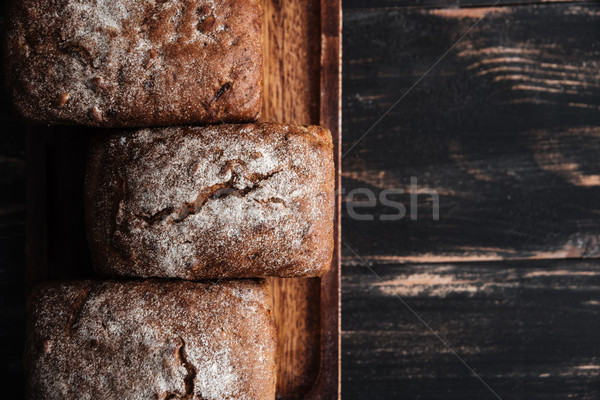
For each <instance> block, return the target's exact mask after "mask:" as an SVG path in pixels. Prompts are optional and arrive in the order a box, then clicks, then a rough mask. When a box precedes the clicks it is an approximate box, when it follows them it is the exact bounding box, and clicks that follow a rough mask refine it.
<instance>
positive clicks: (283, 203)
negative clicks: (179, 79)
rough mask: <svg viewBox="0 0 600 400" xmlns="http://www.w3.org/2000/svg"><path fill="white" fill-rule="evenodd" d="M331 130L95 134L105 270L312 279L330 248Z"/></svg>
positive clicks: (96, 244) (93, 175) (91, 236)
mask: <svg viewBox="0 0 600 400" xmlns="http://www.w3.org/2000/svg"><path fill="white" fill-rule="evenodd" d="M332 149H333V147H332V142H331V134H330V132H329V131H327V130H326V129H322V128H319V127H316V126H311V127H301V126H291V125H283V124H248V125H218V126H209V127H177V128H162V129H154V130H150V129H146V130H139V131H135V132H122V133H115V134H110V135H103V136H99V137H97V138H96V140H94V141H92V143H91V146H90V157H89V160H88V170H87V178H86V218H87V226H88V240H89V242H90V248H91V251H92V258H93V261H94V265H95V268H96V270H97V272H98V273H100V274H102V275H105V276H137V277H170V278H182V279H191V280H196V279H206V278H240V277H265V276H280V277H300V276H303V277H306V276H320V275H323V274H324V273H326V272H327V271H328V269H329V267H330V264H331V255H332V251H333V210H334V166H333V152H332Z"/></svg>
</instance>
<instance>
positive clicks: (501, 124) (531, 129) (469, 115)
mask: <svg viewBox="0 0 600 400" xmlns="http://www.w3.org/2000/svg"><path fill="white" fill-rule="evenodd" d="M484 12H485V9H483V8H479V9H439V10H401V11H399V10H383V11H369V12H361V13H350V14H345V17H344V24H345V27H346V28H345V30H344V70H345V74H344V132H343V134H344V149H343V150H344V151H347V150H348V149H350V147H351V146H352V145H353V143H354V142H355V141H356V140H358V139H359V138H360V136H361V135H362V134H363V133H364V132H365V131H367V130H368V129H369V127H370V126H371V125H372V124H373V123H374V122H375V121H376V120H377V119H378V117H379V116H380V115H382V114H383V113H384V112H385V111H386V110H387V109H388V108H389V107H390V106H391V105H392V104H393V103H394V102H395V101H396V100H398V99H399V98H400V96H402V95H403V93H405V92H406V91H407V90H408V89H409V88H410V87H411V85H413V84H414V82H415V81H417V80H418V79H419V78H420V77H421V76H422V75H423V74H424V73H425V72H426V71H427V70H428V69H429V68H430V67H431V66H432V65H433V64H434V63H435V62H436V60H438V58H439V57H440V55H442V54H444V53H445V52H446V51H447V50H448V49H449V48H451V46H452V45H453V44H454V43H455V42H456V41H457V40H458V39H459V38H460V37H461V36H462V35H463V34H464V33H465V32H466V31H467V30H468V29H469V28H470V27H471V26H472V25H473V24H474V22H475V21H477V19H478V18H480V17H481V16H482V15H483V13H484ZM598 26H600V3H585V4H567V3H565V4H545V5H541V6H537V5H536V6H528V5H526V6H518V7H516V6H515V7H498V8H495V9H493V10H492V11H491V12H490V13H489V14H488V15H487V16H486V17H485V19H484V20H483V21H481V22H480V23H479V24H478V25H476V26H475V27H473V28H472V29H471V30H470V31H469V33H468V34H467V35H466V36H465V37H464V38H463V40H462V41H460V42H459V43H458V44H457V45H456V47H454V48H453V49H452V50H451V51H450V52H449V53H448V54H447V56H446V57H445V58H444V59H443V60H442V61H440V62H439V64H437V65H436V66H435V67H434V68H433V69H431V71H430V72H429V74H428V75H426V77H425V78H423V79H422V80H421V81H420V82H419V83H418V85H416V86H415V87H414V89H413V90H411V91H410V92H409V93H408V94H407V95H406V96H405V97H404V98H403V99H402V101H400V102H399V104H398V105H397V107H395V108H394V109H393V110H392V111H391V112H390V113H389V115H387V117H386V118H384V119H383V120H382V121H381V123H380V124H378V125H377V126H376V127H375V129H373V130H372V131H371V132H370V133H369V134H368V135H367V136H366V137H365V138H364V139H363V140H362V141H361V142H360V143H359V144H358V145H356V147H354V148H353V149H352V150H351V152H350V153H349V154H348V155H347V156H346V157H345V158H344V160H343V170H344V182H343V186H344V188H345V191H346V193H348V192H350V191H351V190H353V189H355V188H367V189H369V190H371V191H373V192H374V193H375V195H380V193H381V192H382V191H383V190H384V189H394V188H401V189H404V190H405V193H406V194H403V195H392V196H390V197H389V198H390V199H393V200H394V201H400V202H402V203H404V205H405V206H406V207H407V210H408V209H409V206H410V200H411V198H410V195H409V194H407V193H408V192H409V191H410V178H411V177H416V178H417V179H418V189H419V190H422V189H425V188H432V189H435V190H436V191H437V193H438V194H439V203H440V218H439V220H437V221H436V220H434V219H433V215H432V209H433V207H432V196H430V195H427V194H425V193H421V194H420V195H419V196H418V198H417V201H416V202H415V205H416V208H417V211H418V214H417V220H411V219H410V218H409V217H408V216H407V217H405V218H403V219H401V220H398V221H381V220H380V217H381V216H382V215H389V214H394V213H397V210H396V209H395V208H393V207H390V206H384V205H383V204H382V203H381V202H379V201H378V202H377V205H376V207H374V208H372V209H371V210H369V209H365V208H362V209H360V210H359V213H362V214H365V213H368V212H371V213H372V214H374V219H373V220H372V221H360V220H356V219H352V218H349V217H348V214H347V208H346V207H345V210H344V212H345V213H344V219H343V229H344V240H345V241H346V242H347V243H348V244H349V245H350V246H352V247H353V248H354V249H355V250H356V251H357V252H358V254H360V255H361V256H363V257H365V258H367V259H369V260H371V261H375V262H390V263H395V262H407V261H419V262H443V261H475V260H499V259H525V258H530V259H540V258H566V257H597V256H599V255H600V229H599V228H600V202H598V199H599V198H600V158H599V157H598V152H599V151H600V128H599V127H600V112H599V111H600V73H599V72H600V61H599V60H600V47H598V40H597V39H598ZM413 192H415V193H416V191H415V190H413ZM362 199H363V198H361V197H357V198H356V200H362ZM345 206H347V203H346V204H345ZM344 254H345V259H344V260H345V261H344V262H348V263H352V262H353V259H352V257H350V255H349V254H347V253H344Z"/></svg>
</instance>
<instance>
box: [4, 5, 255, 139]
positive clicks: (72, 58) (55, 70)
mask: <svg viewBox="0 0 600 400" xmlns="http://www.w3.org/2000/svg"><path fill="white" fill-rule="evenodd" d="M261 21H262V11H261V4H260V1H259V0H244V1H225V0H171V1H164V0H144V1H136V0H60V1H56V0H11V3H10V6H9V7H8V18H7V27H6V36H5V48H6V52H5V61H4V62H5V75H6V84H7V88H8V92H9V95H10V97H11V98H12V102H13V103H14V105H15V106H16V108H17V110H18V111H19V112H20V114H22V116H23V117H25V118H26V119H27V120H29V121H32V122H38V123H47V124H79V125H89V126H104V127H125V126H138V127H143V126H164V125H178V124H195V123H216V122H250V121H254V120H256V119H257V117H258V116H259V114H260V107H261V91H262V49H261V48H262V46H261V42H262V34H261Z"/></svg>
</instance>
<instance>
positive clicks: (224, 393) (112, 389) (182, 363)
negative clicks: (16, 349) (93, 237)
mask: <svg viewBox="0 0 600 400" xmlns="http://www.w3.org/2000/svg"><path fill="white" fill-rule="evenodd" d="M28 314H29V318H28V339H27V348H26V366H27V370H28V398H30V399H46V400H48V399H60V400H69V399H88V398H89V399H204V400H209V399H214V400H217V399H218V400H222V399H264V400H266V399H269V400H273V399H274V393H275V362H274V354H275V344H276V343H275V330H274V326H273V323H272V319H271V294H270V291H269V290H268V286H266V284H265V283H264V282H255V281H221V282H219V283H192V282H184V281H180V282H175V281H166V282H165V281H144V282H140V281H123V282H116V281H103V282H93V281H78V282H57V283H49V284H44V285H43V286H41V287H39V288H37V290H36V291H35V292H34V294H33V295H32V297H31V298H30V300H29V307H28Z"/></svg>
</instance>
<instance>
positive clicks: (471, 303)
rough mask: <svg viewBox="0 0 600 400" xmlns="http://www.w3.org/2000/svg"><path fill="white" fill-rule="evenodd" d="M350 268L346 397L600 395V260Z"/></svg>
mask: <svg viewBox="0 0 600 400" xmlns="http://www.w3.org/2000/svg"><path fill="white" fill-rule="evenodd" d="M373 269H374V271H375V272H376V273H377V274H379V276H380V277H381V280H379V279H378V278H377V277H375V276H374V275H373V274H372V273H371V271H369V270H368V269H367V268H365V267H344V269H343V275H342V279H343V280H342V288H343V300H344V301H343V303H342V304H343V308H342V313H343V315H344V318H343V355H342V360H343V365H344V374H343V375H342V377H343V388H344V390H343V396H344V398H345V399H365V398H368V399H391V398H411V399H412V398H414V399H465V398H473V399H475V398H476V399H496V397H495V396H494V395H493V394H492V393H491V392H490V391H489V390H487V389H486V387H485V386H484V385H483V384H482V383H481V382H480V381H479V380H477V379H476V378H475V377H474V376H473V375H472V374H471V373H470V372H469V370H468V369H467V368H466V367H465V366H464V365H463V364H462V363H461V362H460V361H459V360H458V359H457V358H456V357H455V356H454V355H453V354H452V353H451V352H450V350H449V349H448V348H447V347H446V346H445V345H444V344H442V342H441V341H440V340H439V339H438V338H436V337H435V336H434V334H433V333H432V332H431V331H430V330H429V329H428V328H427V327H426V326H425V325H424V324H423V323H422V322H420V321H419V320H418V319H417V317H416V316H415V315H414V314H412V313H411V311H409V309H408V308H407V307H406V306H405V305H404V304H403V303H402V302H401V301H400V300H399V299H398V298H397V297H396V296H400V297H401V298H402V300H403V301H404V302H406V304H408V306H409V307H410V308H412V309H413V310H414V311H415V312H416V313H417V314H418V315H419V316H420V317H421V318H422V319H423V320H424V321H425V322H426V323H427V324H429V325H430V327H431V328H432V329H433V330H434V331H435V332H436V333H438V334H439V335H440V337H442V338H443V339H444V340H445V341H446V342H447V343H448V344H449V346H450V347H451V348H452V349H453V350H454V351H456V353H457V354H458V355H459V356H460V357H462V358H463V359H464V361H465V362H466V363H467V364H468V365H469V366H470V367H471V368H473V369H474V370H475V371H476V372H477V374H478V375H480V376H481V378H483V380H484V381H485V382H486V383H487V384H488V385H489V386H490V387H491V388H492V389H493V390H494V391H495V392H497V393H498V395H499V396H500V397H501V398H503V399H532V398H540V399H541V398H543V399H566V398H569V399H597V398H598V397H599V396H600V386H599V385H598V380H599V379H600V336H599V335H598V331H599V330H600V263H599V262H598V261H579V262H574V261H562V260H553V261H518V262H501V263H466V264H434V265H427V264H425V265H423V264H422V265H404V266H402V265H387V266H381V265H376V266H374V267H373Z"/></svg>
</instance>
